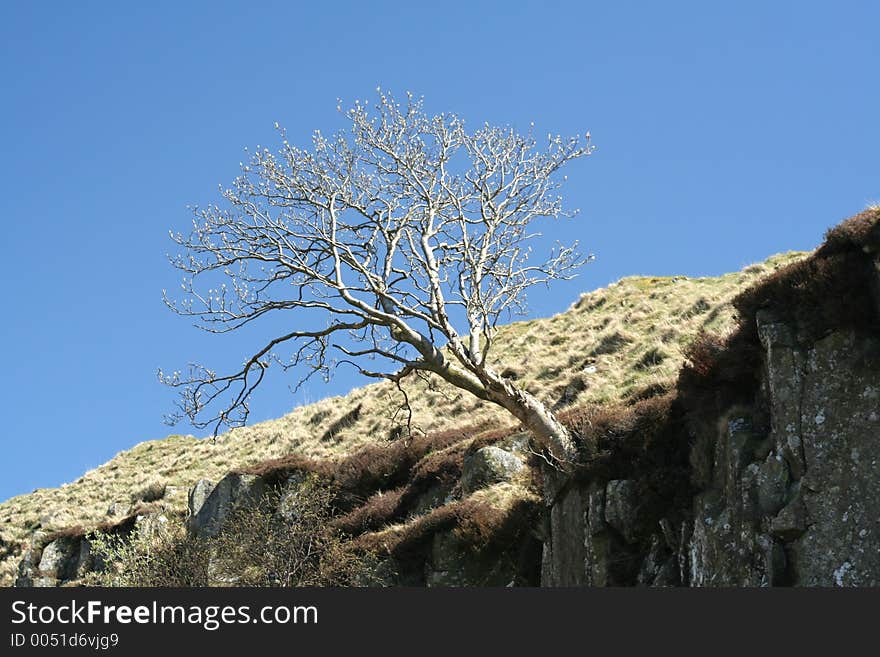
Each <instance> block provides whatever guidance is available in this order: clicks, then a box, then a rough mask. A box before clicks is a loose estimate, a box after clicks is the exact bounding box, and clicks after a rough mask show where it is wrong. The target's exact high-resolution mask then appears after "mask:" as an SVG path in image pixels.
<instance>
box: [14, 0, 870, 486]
mask: <svg viewBox="0 0 880 657" xmlns="http://www.w3.org/2000/svg"><path fill="white" fill-rule="evenodd" d="M297 5H298V6H297ZM878 25H880V4H878V3H876V2H863V3H859V4H852V3H847V2H839V1H838V2H821V3H819V2H809V1H807V2H804V1H801V2H727V3H719V2H663V3H659V2H647V1H645V2H639V3H636V2H632V3H629V2H602V3H598V2H571V3H555V2H536V3H519V2H517V3H512V2H509V1H508V2H504V3H485V2H478V1H474V0H471V1H470V2H442V3H413V2H407V3H403V2H400V3H389V2H375V3H367V2H346V1H340V2H334V3H317V2H309V3H305V2H303V3H292V2H248V3H245V2H239V3H234V4H233V3H225V2H216V1H214V2H204V3H196V2H186V3H183V2H149V3H134V2H128V3H111V2H106V3H87V2H77V3H60V2H55V3H49V2H17V3H12V2H7V3H3V5H2V8H0V83H2V103H0V136H2V157H0V181H2V182H0V184H2V194H0V221H2V239H3V268H4V270H5V272H6V275H5V281H4V283H5V284H4V290H5V292H4V294H5V298H4V303H3V310H2V323H0V327H2V328H0V331H2V336H0V337H2V339H0V349H2V360H3V368H4V372H5V375H4V376H3V377H2V379H0V400H2V402H0V403H2V407H3V409H4V412H3V414H2V418H0V422H2V424H0V435H2V441H3V446H2V457H0V458H2V468H0V470H2V471H0V499H5V498H7V497H9V496H12V495H16V494H20V493H25V492H29V491H30V490H32V489H34V488H36V487H45V486H56V485H58V484H60V483H62V482H64V481H70V480H73V479H76V478H77V477H78V476H79V475H80V474H82V473H83V472H84V471H85V470H87V469H89V468H93V467H95V466H96V465H98V464H100V463H102V462H104V461H106V460H107V459H109V458H111V457H112V456H113V455H114V454H116V453H117V452H119V451H121V450H123V449H126V448H128V447H130V446H132V445H133V444H135V443H137V442H140V441H142V440H146V439H151V438H158V437H162V436H164V435H166V434H167V433H169V432H170V431H171V430H170V429H169V428H167V427H166V426H164V425H163V424H162V415H163V413H165V412H167V411H168V410H170V408H171V404H172V400H173V393H172V391H170V390H168V389H165V388H163V387H162V386H161V385H160V384H159V383H158V382H157V381H156V375H155V373H156V369H157V368H158V367H160V366H161V367H163V368H167V369H174V368H178V367H181V366H183V365H185V363H186V362H188V361H189V360H193V359H201V360H204V361H207V362H208V363H212V364H217V366H218V367H222V366H223V365H224V364H234V363H236V362H240V358H241V356H243V355H244V350H245V348H246V345H245V344H243V343H242V342H241V341H240V340H238V341H237V340H236V339H234V338H232V339H221V338H216V337H212V336H208V335H206V334H204V333H202V332H199V331H197V330H196V329H194V328H191V327H190V326H189V324H188V323H187V322H186V321H185V320H183V319H181V318H179V317H176V316H174V315H172V314H171V313H170V312H168V311H167V310H166V309H165V307H164V306H163V304H162V301H161V290H162V288H164V287H168V288H173V287H175V286H176V284H177V275H176V272H175V271H174V270H172V269H171V267H170V266H169V265H168V264H167V262H166V261H165V259H164V256H165V253H166V252H168V251H171V250H172V247H173V245H172V244H171V243H170V241H169V240H168V238H167V231H168V230H169V229H171V228H174V229H184V228H185V227H186V226H187V222H188V221H189V215H188V214H187V212H186V209H185V206H186V205H187V204H195V203H202V204H204V203H206V202H209V201H213V200H216V199H217V196H216V188H217V185H218V184H219V183H228V182H229V181H230V180H231V178H232V177H233V176H234V175H235V174H236V173H237V170H238V162H239V160H241V159H243V155H242V149H243V147H245V146H254V145H256V144H264V145H274V144H275V142H274V141H273V140H274V131H273V129H272V126H273V123H274V122H275V121H278V122H279V123H281V124H282V125H284V126H286V127H287V129H288V132H289V134H290V135H291V137H292V138H301V137H306V136H307V135H308V134H310V133H311V131H312V130H313V129H315V128H324V129H325V131H326V129H327V128H328V127H330V128H332V127H334V126H335V125H336V124H337V123H336V122H337V121H338V117H337V114H336V111H335V108H336V99H337V97H341V98H343V99H346V100H349V101H350V100H354V99H355V98H364V97H366V96H368V95H369V94H371V93H372V90H373V89H374V88H375V87H376V86H377V85H379V84H380V85H382V87H383V88H386V89H390V90H392V91H397V92H398V93H402V92H403V91H404V90H412V91H413V92H415V93H416V94H421V95H424V96H425V102H426V108H427V109H428V110H434V111H437V112H440V111H447V110H450V111H455V112H457V113H459V114H460V115H461V116H462V117H464V118H465V119H466V120H467V121H469V122H471V123H478V122H480V123H481V122H483V121H489V122H492V123H499V124H512V125H514V126H522V127H525V126H527V125H528V123H529V122H530V121H534V122H535V124H536V128H537V130H538V131H544V130H546V131H553V132H554V133H555V132H561V133H575V132H583V131H585V130H590V131H591V132H592V135H593V142H594V144H595V145H596V146H597V151H596V153H595V155H593V156H591V157H590V158H588V159H587V160H585V161H581V162H577V163H575V164H576V166H573V167H572V168H571V170H570V171H569V180H570V184H569V187H568V188H567V192H566V198H567V199H568V200H569V202H570V204H571V205H572V206H577V207H580V208H582V211H583V212H582V215H581V217H580V218H579V219H578V221H577V222H576V223H574V224H570V225H569V226H568V227H567V228H566V231H565V232H566V234H565V236H566V237H577V238H579V239H580V240H581V241H582V243H583V244H584V245H586V247H587V248H588V249H589V250H592V251H594V252H595V253H596V254H597V256H598V260H597V262H595V263H594V264H592V265H590V266H589V267H588V268H587V269H586V270H585V272H584V275H583V276H582V277H580V278H579V279H577V280H575V281H573V282H571V283H566V284H563V285H558V286H556V287H554V288H553V291H552V293H549V294H541V295H537V296H535V297H534V298H533V300H532V304H531V306H532V313H533V315H535V316H538V315H548V314H551V313H554V312H558V311H560V310H563V309H564V308H566V307H567V306H568V305H569V304H570V303H571V302H572V300H573V299H574V298H575V297H576V296H577V294H578V293H579V292H581V291H583V290H588V289H593V288H596V287H599V286H603V285H605V284H607V283H608V282H611V281H613V280H615V279H617V278H619V277H621V276H624V275H630V274H672V273H677V274H687V275H713V274H719V273H722V272H725V271H730V270H734V269H738V268H740V267H742V266H743V265H745V264H747V263H749V262H753V261H757V260H761V259H763V258H765V257H766V256H768V255H770V254H772V253H775V252H779V251H784V250H790V249H810V248H812V247H814V246H815V245H816V244H817V243H818V242H819V241H820V239H821V235H822V233H823V231H824V230H825V229H826V228H827V227H828V226H829V225H831V224H833V223H836V222H837V221H839V220H840V219H842V218H844V217H846V216H848V215H850V214H853V213H855V212H857V211H859V210H861V209H862V208H864V207H865V206H866V205H867V204H868V203H870V202H872V201H874V202H876V201H880V175H878V174H880V163H878V157H880V121H878V112H880V110H878V108H880V85H878V81H880V79H878V78H880V46H878V41H877V27H878ZM257 333H259V331H258V332H257ZM360 384H361V381H359V380H356V379H354V378H352V377H351V376H346V377H341V378H339V379H338V380H337V381H336V382H335V383H334V384H333V385H332V386H330V387H323V386H322V385H320V384H318V383H314V384H312V385H310V386H309V388H308V390H307V391H305V393H303V394H300V395H298V396H296V397H294V396H292V395H291V394H290V393H289V392H288V391H287V389H286V388H285V387H284V386H283V385H280V386H276V387H274V388H271V389H270V388H266V389H264V390H263V391H262V394H260V395H259V396H258V398H257V399H256V401H255V404H254V414H253V417H254V419H255V420H257V419H263V418H268V417H275V416H278V415H281V414H283V413H284V412H286V411H288V410H290V409H291V408H292V407H293V406H294V405H296V404H298V403H301V402H302V401H303V400H304V399H311V400H315V399H318V398H321V397H323V396H325V395H327V394H334V393H339V392H345V391H347V390H349V389H350V388H351V387H354V386H356V385H360ZM304 395H305V396H304ZM177 431H179V432H181V433H189V432H191V429H190V428H189V427H187V426H185V425H184V426H181V427H179V428H178V429H177Z"/></svg>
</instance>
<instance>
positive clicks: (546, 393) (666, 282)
mask: <svg viewBox="0 0 880 657" xmlns="http://www.w3.org/2000/svg"><path fill="white" fill-rule="evenodd" d="M804 255H805V254H801V253H789V254H785V255H778V256H774V257H772V258H770V259H768V260H767V261H766V262H764V263H761V264H756V265H751V266H749V267H746V268H745V269H743V270H742V271H741V272H736V273H731V274H726V275H724V276H720V277H717V278H687V277H683V276H675V277H630V278H625V279H622V280H621V281H619V282H617V283H614V284H613V285H610V286H609V287H607V288H604V289H600V290H596V291H594V292H591V293H588V294H584V295H583V296H581V298H580V299H579V300H578V301H577V302H576V303H574V304H573V305H572V307H571V308H570V309H569V310H567V311H566V312H564V313H560V314H559V315H556V316H554V317H550V318H547V319H539V320H533V321H528V322H515V323H512V324H509V325H506V326H504V327H502V328H501V329H500V334H499V338H498V342H497V346H496V351H495V353H494V355H495V357H496V358H497V359H498V360H497V361H496V362H495V366H496V367H497V368H498V369H499V370H500V371H502V372H503V373H504V374H505V376H509V377H511V378H515V379H516V380H517V381H519V382H520V383H521V384H522V385H524V386H525V387H526V388H527V389H528V390H529V391H531V392H532V393H533V394H536V395H537V396H538V397H539V398H541V399H543V400H544V401H546V402H547V403H548V404H549V405H551V406H553V407H555V408H557V409H562V408H573V407H576V406H579V405H584V404H597V403H599V404H601V403H608V402H619V401H624V402H626V401H635V400H638V399H642V398H645V397H649V396H652V395H655V394H658V393H660V392H662V391H664V390H666V389H668V388H669V387H670V386H671V385H672V384H673V383H674V381H675V377H676V375H677V373H678V370H679V368H680V366H681V364H682V360H683V356H682V353H683V348H684V347H685V346H686V345H687V344H688V342H689V341H690V340H691V339H692V338H693V336H694V335H695V334H696V333H697V332H698V331H699V330H700V329H704V328H705V329H709V330H711V331H713V332H720V333H724V332H725V331H726V330H728V329H729V328H730V327H731V326H732V323H733V322H732V319H733V318H732V310H731V307H730V304H729V302H730V300H731V299H732V298H733V296H735V295H736V293H737V292H739V291H741V290H742V289H744V288H745V287H747V286H749V285H751V284H753V283H754V282H755V281H757V280H758V279H759V278H760V277H762V276H764V275H766V274H769V273H771V272H773V271H774V270H776V269H778V268H780V267H782V266H784V265H786V264H789V263H791V262H793V261H794V260H797V259H799V258H802V257H803V256H804ZM407 390H408V393H409V397H410V400H411V402H412V411H413V428H414V430H415V431H416V432H420V433H424V434H430V433H434V432H441V431H444V432H448V431H449V430H451V429H456V428H462V427H465V426H469V427H480V426H486V427H489V426H491V427H493V428H498V427H503V426H508V425H511V424H512V422H511V420H510V419H509V418H508V417H507V416H506V415H505V414H503V413H502V412H501V411H499V410H497V409H495V408H494V407H491V406H489V405H487V404H484V403H483V402H480V401H478V400H476V399H473V398H471V397H469V396H468V395H467V394H466V393H462V392H460V391H458V390H455V389H452V388H450V387H449V386H448V385H446V384H445V383H442V382H440V381H436V380H429V381H428V382H422V381H413V382H410V383H409V385H408V386H407ZM401 401H402V399H401V397H400V394H399V393H398V392H397V391H396V390H395V389H394V388H393V386H391V385H388V384H384V383H380V384H374V385H370V386H366V387H363V388H360V389H357V390H355V391H353V392H352V393H350V394H349V395H347V396H345V397H335V398H330V399H325V400H323V401H320V402H317V403H315V404H310V405H308V406H303V407H300V408H297V409H295V410H294V411H292V412H291V413H289V414H287V415H285V416H284V417H281V418H279V419H277V420H271V421H268V422H263V423H260V424H255V425H253V426H251V427H245V428H241V429H236V430H234V431H231V432H229V433H227V434H224V435H222V436H219V437H218V438H217V440H216V441H215V442H212V441H210V440H199V439H196V438H194V437H192V436H176V435H175V436H169V437H168V438H165V439H163V440H154V441H148V442H144V443H141V444H139V445H136V446H135V447H133V448H132V449H130V450H127V451H124V452H121V453H120V454H118V455H117V456H115V457H114V458H113V459H111V460H110V461H109V462H107V463H105V464H104V465H102V466H100V467H98V468H96V469H94V470H92V471H90V472H88V473H86V474H85V475H83V476H82V477H81V478H80V479H78V480H77V481H75V482H72V483H69V484H65V485H63V486H60V487H59V488H53V489H39V490H37V491H35V492H33V493H31V494H28V495H22V496H19V497H15V498H13V499H11V500H8V501H7V502H4V503H3V504H0V538H2V540H3V541H4V542H5V544H6V545H7V548H5V550H6V551H7V552H9V554H7V556H6V558H5V559H3V552H4V548H3V543H0V583H2V584H6V585H8V584H9V583H11V575H12V572H13V569H14V565H15V562H16V560H17V558H16V556H15V550H11V549H10V547H8V546H15V545H16V544H17V543H21V542H23V541H26V540H27V537H28V536H29V534H30V533H31V532H33V531H34V530H36V529H46V530H49V531H51V530H55V529H59V528H62V527H69V526H72V525H85V526H89V525H93V524H97V523H99V522H101V521H103V520H106V519H107V512H108V508H109V507H110V506H111V505H113V504H114V503H118V504H116V508H117V509H120V512H121V513H123V514H124V513H125V512H126V511H127V509H128V507H129V506H130V505H134V504H137V502H138V501H140V500H146V501H150V500H155V499H157V498H159V499H160V500H161V501H160V503H161V504H162V505H165V506H166V507H168V508H170V509H178V510H179V509H183V508H185V506H186V493H187V490H188V488H189V487H190V486H191V485H192V484H193V483H194V482H195V481H196V480H198V479H200V478H208V479H212V480H214V481H216V480H217V479H219V478H220V477H222V476H223V475H224V474H225V473H227V472H228V471H230V470H232V469H240V468H246V467H247V466H248V465H250V464H255V463H259V462H262V461H265V460H267V459H273V458H279V457H283V456H287V455H290V454H297V455H301V456H303V457H309V458H313V459H328V458H335V457H339V456H341V455H343V454H349V453H351V452H352V451H353V450H354V449H355V448H357V447H359V446H362V445H364V444H368V443H373V444H380V445H382V444H387V443H388V441H389V440H393V439H394V438H395V437H396V436H398V435H399V434H400V432H401V430H402V424H403V422H404V420H405V414H403V413H401V412H400V404H401ZM502 488H503V487H502ZM485 494H490V493H485ZM491 494H495V495H500V496H501V497H504V495H505V491H504V490H502V489H501V488H500V489H498V490H495V491H494V492H492V493H491ZM384 531H386V532H389V533H392V534H393V533H394V532H395V531H396V530H395V528H394V527H389V528H387V529H386V530H384Z"/></svg>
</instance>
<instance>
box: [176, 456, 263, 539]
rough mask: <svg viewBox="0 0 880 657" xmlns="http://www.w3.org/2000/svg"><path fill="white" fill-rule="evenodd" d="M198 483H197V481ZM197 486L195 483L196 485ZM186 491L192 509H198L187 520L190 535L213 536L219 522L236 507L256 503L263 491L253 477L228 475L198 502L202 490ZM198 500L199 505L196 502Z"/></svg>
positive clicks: (237, 474) (204, 488)
mask: <svg viewBox="0 0 880 657" xmlns="http://www.w3.org/2000/svg"><path fill="white" fill-rule="evenodd" d="M200 483H201V482H200ZM197 486H198V484H197ZM206 489H207V486H204V485H203V487H202V489H201V490H200V491H197V490H196V489H195V488H194V489H193V490H192V491H190V496H189V497H190V500H191V501H192V509H196V508H198V510H197V511H196V512H195V513H193V514H192V515H191V516H190V518H189V521H188V527H189V530H190V532H192V533H193V534H195V535H196V536H202V537H211V536H216V535H217V533H218V532H219V531H220V529H221V527H222V525H223V521H224V520H225V519H226V518H227V516H229V514H230V513H231V512H232V511H233V510H234V509H236V508H240V507H241V506H242V505H248V504H254V503H256V502H257V501H259V499H260V497H261V496H262V495H263V492H264V489H265V483H264V481H263V479H262V478H261V477H259V476H257V475H252V474H240V473H237V472H233V473H230V474H228V475H226V476H225V477H223V479H221V480H220V481H219V482H218V483H217V485H216V486H215V487H214V488H213V489H212V490H211V492H210V494H209V495H208V496H207V497H205V498H204V500H203V501H202V494H203V491H204V490H206ZM199 501H201V502H202V503H201V504H198V502H199Z"/></svg>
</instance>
